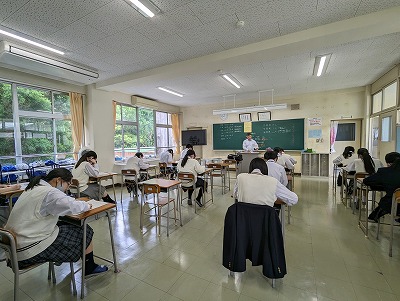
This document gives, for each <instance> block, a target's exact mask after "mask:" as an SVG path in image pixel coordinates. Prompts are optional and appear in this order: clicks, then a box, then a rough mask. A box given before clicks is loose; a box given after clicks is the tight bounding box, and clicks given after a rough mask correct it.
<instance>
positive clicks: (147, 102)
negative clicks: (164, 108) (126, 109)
mask: <svg viewBox="0 0 400 301" xmlns="http://www.w3.org/2000/svg"><path fill="white" fill-rule="evenodd" d="M132 104H133V105H134V106H136V107H139V108H147V109H153V110H156V109H158V102H157V101H155V100H151V99H148V98H143V97H141V96H137V95H133V96H132Z"/></svg>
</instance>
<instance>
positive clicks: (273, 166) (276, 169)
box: [266, 159, 288, 186]
mask: <svg viewBox="0 0 400 301" xmlns="http://www.w3.org/2000/svg"><path fill="white" fill-rule="evenodd" d="M266 164H267V166H268V175H269V176H270V177H273V178H275V179H277V180H278V181H279V183H281V184H282V185H283V186H287V184H288V178H287V175H286V171H285V168H284V167H283V166H282V165H279V164H278V163H276V162H275V160H274V159H269V160H268V161H267V162H266Z"/></svg>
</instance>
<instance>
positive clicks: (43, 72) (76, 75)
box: [0, 41, 99, 85]
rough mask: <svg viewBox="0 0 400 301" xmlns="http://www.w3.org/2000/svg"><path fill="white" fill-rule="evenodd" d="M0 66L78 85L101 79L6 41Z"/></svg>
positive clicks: (0, 49)
mask: <svg viewBox="0 0 400 301" xmlns="http://www.w3.org/2000/svg"><path fill="white" fill-rule="evenodd" d="M0 65H1V66H3V67H6V68H9V69H13V70H18V71H23V72H26V73H31V74H36V75H40V76H44V77H48V78H52V79H57V80H61V81H64V82H69V83H73V84H78V85H86V84H90V83H93V82H94V80H95V79H97V78H99V74H98V73H97V72H95V71H91V70H88V69H84V68H81V67H78V66H74V65H71V64H68V63H64V62H61V61H58V60H55V59H52V58H50V57H45V56H43V55H40V54H37V53H34V52H32V51H28V50H25V49H22V48H19V47H17V46H13V45H11V44H9V43H7V42H5V41H0Z"/></svg>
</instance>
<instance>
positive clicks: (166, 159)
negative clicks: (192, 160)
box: [160, 151, 176, 178]
mask: <svg viewBox="0 0 400 301" xmlns="http://www.w3.org/2000/svg"><path fill="white" fill-rule="evenodd" d="M172 162H173V158H172V154H171V153H170V152H169V151H165V152H162V153H161V155H160V163H166V164H167V170H166V172H168V173H170V174H171V178H173V177H174V175H175V174H176V168H175V167H174V166H173V165H172Z"/></svg>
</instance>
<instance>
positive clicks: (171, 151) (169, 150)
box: [167, 148, 174, 156]
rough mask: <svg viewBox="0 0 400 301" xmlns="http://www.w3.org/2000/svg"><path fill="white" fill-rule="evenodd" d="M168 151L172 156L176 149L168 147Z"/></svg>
mask: <svg viewBox="0 0 400 301" xmlns="http://www.w3.org/2000/svg"><path fill="white" fill-rule="evenodd" d="M167 152H169V153H170V154H171V155H172V156H173V155H174V151H173V150H172V148H169V149H167Z"/></svg>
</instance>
